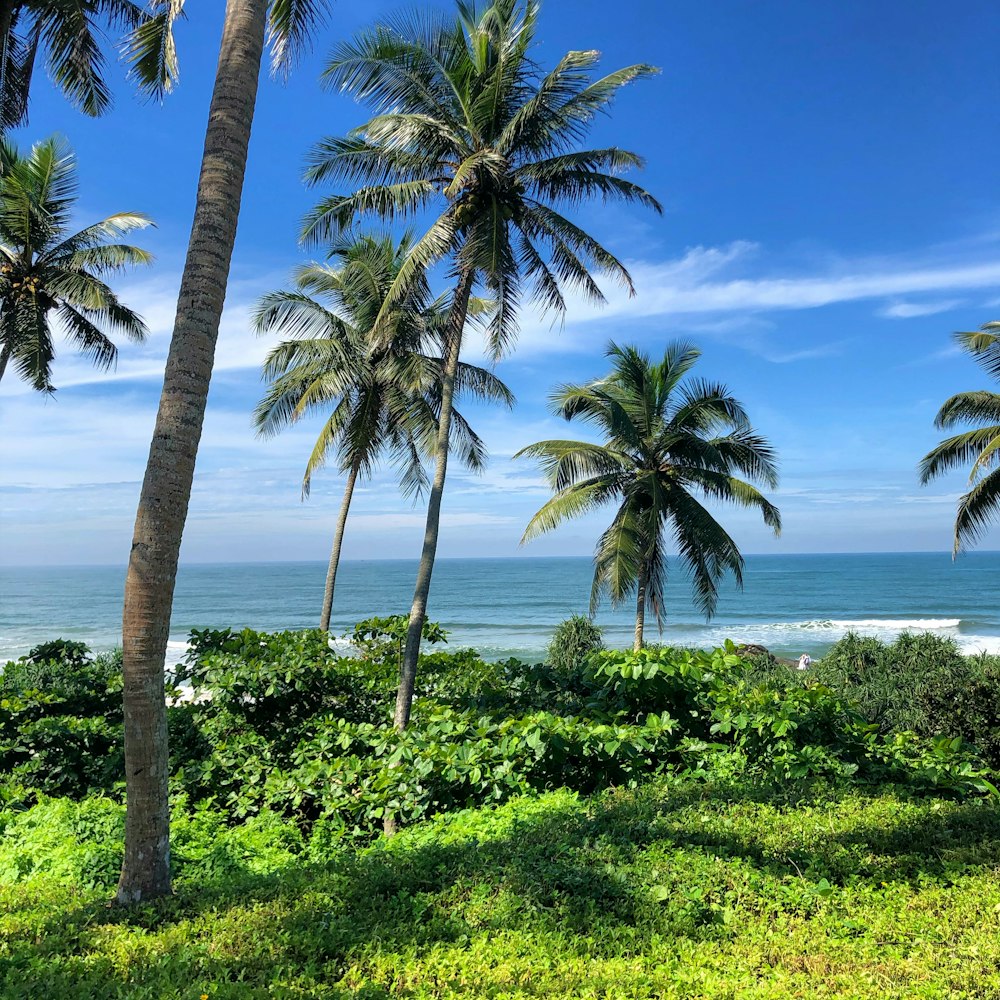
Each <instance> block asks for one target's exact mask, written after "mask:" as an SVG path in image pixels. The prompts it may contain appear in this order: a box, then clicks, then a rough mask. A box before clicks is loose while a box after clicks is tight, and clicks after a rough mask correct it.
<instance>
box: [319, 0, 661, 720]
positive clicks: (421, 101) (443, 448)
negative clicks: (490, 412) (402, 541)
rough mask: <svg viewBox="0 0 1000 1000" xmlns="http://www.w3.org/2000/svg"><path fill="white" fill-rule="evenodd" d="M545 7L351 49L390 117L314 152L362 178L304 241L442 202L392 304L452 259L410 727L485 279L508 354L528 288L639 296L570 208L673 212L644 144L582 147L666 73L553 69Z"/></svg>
mask: <svg viewBox="0 0 1000 1000" xmlns="http://www.w3.org/2000/svg"><path fill="white" fill-rule="evenodd" d="M537 17H538V8H537V6H536V4H535V3H533V2H530V0H494V2H492V3H491V4H490V5H489V6H487V7H485V8H484V9H483V10H482V11H480V10H478V9H477V7H476V6H475V4H474V3H472V2H469V0H459V2H458V4H457V16H456V17H455V18H454V19H453V20H446V19H441V18H437V17H428V18H421V17H409V18H406V19H404V20H400V21H397V22H394V23H391V24H384V25H378V26H376V27H375V28H374V29H372V30H371V31H369V32H367V33H365V34H362V35H361V36H359V37H358V38H357V39H355V40H354V41H353V42H348V43H344V44H341V45H340V46H338V47H337V48H336V49H335V51H334V54H333V58H332V60H331V62H330V63H329V65H328V67H327V69H326V71H325V74H324V79H325V81H326V83H327V84H329V85H330V86H332V87H338V88H340V89H341V90H344V91H347V92H349V93H351V94H353V95H354V96H355V97H356V98H358V99H359V100H362V101H365V102H367V103H368V104H369V105H371V106H372V108H373V110H374V112H375V116H374V117H373V118H371V119H370V120H369V121H368V122H367V123H365V124H364V125H362V126H361V127H360V128H357V129H355V130H354V131H353V132H351V133H350V134H349V135H348V136H347V137H345V138H327V139H324V140H322V141H321V142H320V143H319V144H318V145H317V146H316V147H315V149H314V150H313V152H312V154H311V166H310V169H309V172H308V174H307V177H308V179H309V180H310V181H311V182H313V183H319V182H325V181H332V180H336V181H341V182H345V183H346V184H350V185H352V186H354V185H358V184H360V187H358V188H357V189H356V190H355V191H354V192H353V193H352V194H335V195H332V196H330V197H327V198H325V199H324V200H323V201H322V202H321V203H320V204H319V205H318V206H317V207H316V209H315V210H314V211H313V212H312V213H311V214H310V216H309V217H308V218H307V219H306V223H305V226H304V231H303V235H304V238H305V239H306V240H307V241H308V240H327V239H329V238H330V237H331V236H333V235H335V234H336V233H337V232H339V231H341V230H342V229H344V228H345V227H347V226H350V225H351V224H352V223H353V221H354V220H355V219H357V218H358V217H360V216H363V215H367V214H373V215H376V216H379V217H382V218H384V219H387V220H395V219H398V218H402V217H405V216H411V215H415V214H419V213H422V212H424V211H426V210H427V209H429V208H431V207H432V206H434V205H435V204H438V205H440V214H439V215H438V216H437V218H436V219H435V221H434V222H433V223H432V225H431V226H430V228H429V229H428V230H427V231H426V232H425V233H424V235H423V236H422V237H421V238H420V239H419V240H418V241H417V242H416V243H415V244H414V246H413V249H412V251H411V253H410V256H409V259H408V261H407V263H406V265H405V266H404V267H403V268H402V269H401V270H400V273H399V276H398V277H397V279H396V281H395V282H394V283H393V287H392V289H390V292H389V294H388V296H387V297H386V303H385V306H384V310H383V311H384V312H386V311H388V310H389V309H391V308H392V307H393V305H394V304H395V303H396V302H397V301H398V300H399V299H400V298H402V297H403V296H404V295H405V294H406V289H407V287H408V286H409V284H410V282H412V281H413V280H414V276H416V275H418V274H420V273H421V272H422V271H423V270H424V269H425V268H426V267H428V266H430V265H431V264H433V263H434V262H435V261H439V260H442V259H448V260H449V261H450V275H451V277H452V278H453V279H454V289H453V292H452V306H451V323H450V326H449V329H448V333H447V338H446V342H445V367H444V376H443V380H442V406H441V415H440V423H439V426H438V434H437V444H436V448H435V455H436V460H435V469H434V478H433V481H432V483H431V490H430V497H429V503H428V508H427V525H426V530H425V533H424V545H423V550H422V553H421V558H420V567H419V570H418V573H417V581H416V586H415V589H414V597H413V606H412V609H411V612H410V626H409V631H408V633H407V640H406V651H405V654H404V658H403V670H402V673H401V678H400V686H399V692H398V695H397V699H396V712H395V724H396V726H397V728H399V729H403V728H405V726H406V724H407V722H408V721H409V717H410V708H411V704H412V701H413V685H414V680H415V677H416V666H417V656H418V654H419V651H420V637H421V630H422V626H423V622H424V619H425V618H426V613H427V598H428V594H429V590H430V582H431V574H432V572H433V568H434V556H435V553H436V551H437V541H438V533H439V528H440V517H441V496H442V492H443V490H444V482H445V475H446V472H447V465H448V440H449V426H450V422H451V419H452V396H453V393H454V382H455V378H456V374H457V371H458V363H459V357H460V354H461V350H462V340H463V331H464V329H465V323H466V318H467V314H468V303H469V300H470V296H471V295H472V293H473V289H474V288H475V286H476V285H477V284H481V285H483V286H484V287H485V289H486V292H487V295H488V297H489V298H490V299H492V300H493V301H494V302H495V303H496V308H495V311H494V313H493V316H492V319H491V321H490V323H489V326H488V329H487V333H488V339H489V343H490V345H491V347H492V350H493V352H494V355H496V356H499V355H500V354H501V353H502V352H504V351H505V350H506V349H508V348H509V347H510V346H511V345H512V343H513V341H514V339H515V337H516V333H517V313H518V309H519V306H520V304H521V300H522V298H523V297H524V296H525V295H529V296H531V297H533V298H534V299H536V300H537V301H538V302H539V303H540V304H541V305H542V306H543V307H544V308H547V309H550V310H554V311H555V312H556V313H559V314H561V313H563V312H564V311H565V300H564V295H563V293H564V290H565V288H566V287H567V286H568V287H571V288H574V289H576V290H578V291H580V292H582V293H583V295H584V296H585V297H586V298H589V299H591V300H596V301H603V295H602V293H601V290H600V288H599V287H598V286H597V284H596V282H595V281H594V278H593V276H592V273H591V272H592V271H599V272H604V273H607V274H609V275H611V276H612V277H614V278H615V279H617V280H618V281H620V282H621V283H622V284H624V285H625V287H627V288H628V290H629V292H630V293H632V292H633V291H634V289H633V288H632V282H631V279H630V277H629V274H628V272H627V270H626V269H625V267H624V266H623V265H622V264H621V262H620V261H618V260H617V259H616V258H615V256H614V255H613V254H611V253H610V252H609V251H608V250H606V249H605V248H604V247H603V246H602V245H601V244H600V243H598V242H597V240H595V239H594V238H593V237H591V236H590V235H589V234H587V233H586V232H585V231H584V230H582V229H581V228H580V227H579V226H577V225H576V224H575V223H573V222H571V221H570V220H569V219H568V218H566V217H565V216H564V215H563V214H562V211H563V210H564V207H565V206H570V207H572V206H575V205H578V204H580V203H582V202H584V201H587V200H589V199H591V198H594V197H599V198H602V199H603V200H605V201H615V200H616V201H622V202H637V203H639V204H641V205H646V206H649V207H651V208H654V209H656V210H657V211H659V210H660V206H659V204H658V203H657V202H656V201H655V199H653V198H652V197H651V196H650V195H649V194H647V192H645V191H644V190H643V189H642V188H640V187H639V186H638V185H636V184H634V183H632V182H630V181H628V180H625V179H624V178H622V177H621V176H619V174H621V173H622V172H624V171H626V170H628V169H630V168H634V167H639V166H641V163H642V161H641V159H640V157H638V156H637V155H636V154H635V153H630V152H627V151H625V150H622V149H618V148H617V147H608V148H604V149H595V150H581V149H579V146H580V143H581V141H582V140H583V138H584V137H585V135H586V133H587V130H588V127H589V125H590V123H591V122H592V120H593V119H594V117H595V116H596V115H598V114H599V113H601V112H604V111H606V110H607V109H608V106H609V105H610V103H611V102H612V100H613V98H614V96H615V95H616V94H617V92H618V91H619V90H620V89H621V88H622V87H623V86H625V85H626V84H627V83H630V82H631V81H633V80H636V79H638V78H640V77H644V76H648V75H650V74H651V73H652V72H653V70H652V69H651V68H650V67H649V66H644V65H636V66H630V67H627V68H626V69H621V70H618V71H616V72H613V73H610V74H608V75H606V76H604V77H601V78H599V79H594V78H593V75H592V70H593V68H594V67H595V65H596V63H597V61H598V53H597V52H594V51H585V52H569V53H567V54H566V55H565V56H564V57H563V58H562V59H561V60H560V61H559V63H558V64H557V65H556V67H555V68H554V69H553V70H552V71H551V72H549V73H545V74H543V73H542V72H540V70H539V69H538V66H537V64H536V63H535V61H534V60H533V59H532V58H531V56H530V54H529V52H530V49H531V45H532V42H533V40H534V35H535V30H536V25H537Z"/></svg>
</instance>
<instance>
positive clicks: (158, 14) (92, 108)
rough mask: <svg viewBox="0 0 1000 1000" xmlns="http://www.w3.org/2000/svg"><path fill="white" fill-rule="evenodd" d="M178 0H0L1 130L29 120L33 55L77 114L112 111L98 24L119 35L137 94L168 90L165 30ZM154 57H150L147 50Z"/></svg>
mask: <svg viewBox="0 0 1000 1000" xmlns="http://www.w3.org/2000/svg"><path fill="white" fill-rule="evenodd" d="M183 5H184V0H153V2H152V3H150V4H146V3H134V2H132V0H0V132H3V131H6V130H7V129H11V128H16V127H17V126H19V125H23V124H25V122H26V121H27V120H28V98H29V92H30V89H31V80H32V76H33V72H34V68H35V61H36V59H37V57H38V55H39V50H43V51H44V52H45V55H46V62H47V68H48V71H49V76H50V77H51V78H52V79H53V81H55V83H56V85H57V86H58V87H59V89H60V90H62V92H63V93H64V94H65V95H66V97H67V99H68V100H69V101H70V103H72V104H73V105H75V106H76V107H77V108H79V109H80V110H81V111H82V112H83V113H84V114H87V115H90V116H92V117H96V116H99V115H102V114H104V113H105V112H106V111H107V110H108V108H110V107H111V90H110V88H109V87H108V84H107V81H106V80H105V78H104V73H105V67H106V61H105V57H104V53H103V52H102V50H101V35H102V32H101V26H102V25H104V26H107V27H109V28H111V29H112V30H113V31H115V32H119V33H121V35H122V42H121V45H122V49H123V50H124V52H125V55H126V57H127V58H128V59H129V61H131V62H132V64H133V65H132V70H131V73H130V75H131V76H132V78H133V79H134V80H135V82H136V83H137V84H138V86H139V89H140V91H143V92H146V93H153V92H156V91H159V90H169V89H170V88H171V87H172V86H173V84H174V82H175V81H176V78H177V65H176V60H175V59H174V52H173V37H172V34H171V28H172V25H173V21H174V19H175V18H176V17H177V16H179V14H180V12H181V8H182V7H183ZM154 52H155V53H159V54H160V58H150V55H151V54H152V53H154Z"/></svg>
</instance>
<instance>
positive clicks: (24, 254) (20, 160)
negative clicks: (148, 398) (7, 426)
mask: <svg viewBox="0 0 1000 1000" xmlns="http://www.w3.org/2000/svg"><path fill="white" fill-rule="evenodd" d="M76 193H77V183H76V161H75V159H74V157H73V154H72V152H71V151H70V149H69V147H68V146H67V145H66V143H65V142H64V141H63V140H61V139H58V138H55V137H53V138H51V139H45V140H43V141H42V142H37V143H35V145H34V146H32V148H31V152H30V153H28V155H27V156H22V155H21V154H20V153H18V151H17V149H16V148H15V147H14V146H12V145H10V144H8V143H7V142H6V140H0V379H2V378H3V376H4V373H5V372H6V370H7V365H8V364H9V363H10V362H13V364H14V370H15V371H16V372H17V373H18V375H20V376H21V378H23V379H24V380H25V381H27V382H30V383H31V385H32V386H33V387H34V388H35V389H38V390H39V391H40V392H46V393H52V392H54V391H55V386H54V385H53V384H52V360H53V358H54V357H55V347H54V345H53V329H52V326H53V321H55V323H56V324H57V325H58V326H61V327H62V329H63V330H64V331H65V333H66V336H67V337H68V338H69V339H70V340H71V341H72V342H73V343H74V344H76V346H77V347H78V348H79V349H80V350H81V351H82V352H83V353H84V354H86V355H88V356H89V357H90V358H91V359H92V360H93V362H94V364H96V365H97V366H98V367H99V368H110V367H111V366H112V365H113V364H114V363H115V359H116V357H117V354H118V351H117V348H116V347H115V345H114V343H112V341H111V340H110V339H109V337H108V336H107V334H106V333H105V332H104V329H102V328H105V329H109V330H111V331H113V332H116V333H121V334H123V335H124V336H125V337H127V338H128V339H129V340H133V341H138V342H141V341H142V340H144V339H145V337H146V325H145V324H144V323H143V321H142V319H140V317H139V316H138V315H137V314H136V313H134V312H133V311H132V310H131V309H129V308H128V306H126V305H124V304H123V303H122V302H121V301H120V300H119V298H118V296H117V295H115V293H114V292H113V291H112V290H111V288H110V287H109V286H108V285H107V284H106V282H105V281H104V278H106V277H108V276H109V275H111V274H115V273H117V272H120V271H122V270H124V269H125V268H126V267H129V266H133V265H138V264H148V263H149V262H150V261H151V260H152V256H151V255H150V254H149V253H147V252H146V251H145V250H140V249H139V248H138V247H134V246H130V245H128V244H126V243H121V242H119V240H120V239H121V237H123V236H124V235H126V234H127V233H129V232H132V231H133V230H135V229H143V228H145V227H146V226H148V225H150V222H149V220H148V219H147V218H146V217H145V216H144V215H139V214H138V213H136V212H119V213H117V214H115V215H111V216H108V218H106V219H102V220H101V221H100V222H95V223H93V224H92V225H89V226H87V227H86V228H85V229H81V230H80V231H79V232H75V233H74V232H73V231H72V230H71V228H70V224H69V223H70V218H71V216H72V213H73V208H74V205H75V203H76Z"/></svg>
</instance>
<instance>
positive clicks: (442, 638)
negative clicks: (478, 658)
mask: <svg viewBox="0 0 1000 1000" xmlns="http://www.w3.org/2000/svg"><path fill="white" fill-rule="evenodd" d="M409 627H410V616H409V615H388V616H386V617H385V618H378V617H375V618H366V619H365V620H364V621H363V622H358V623H357V624H356V625H355V626H354V632H353V633H352V635H351V641H352V643H353V644H354V646H355V647H356V648H357V649H358V650H359V651H360V653H361V655H362V658H364V659H366V660H379V661H383V662H384V661H385V660H386V659H387V658H388V657H390V656H391V657H392V658H393V662H395V664H396V666H397V668H398V667H400V666H401V665H402V662H403V648H404V646H405V645H406V630H407V629H408V628H409ZM420 635H421V637H422V639H423V641H424V642H426V643H429V644H430V645H434V644H436V643H439V642H447V641H448V633H447V632H446V631H445V630H444V629H443V628H442V627H441V626H440V625H439V624H438V623H437V622H432V621H429V620H428V619H426V618H425V619H424V624H423V627H422V628H421V631H420Z"/></svg>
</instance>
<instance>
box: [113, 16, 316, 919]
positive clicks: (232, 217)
mask: <svg viewBox="0 0 1000 1000" xmlns="http://www.w3.org/2000/svg"><path fill="white" fill-rule="evenodd" d="M182 7H183V4H182V2H181V0H155V8H154V10H155V12H156V15H157V17H159V18H161V20H159V21H156V22H155V23H154V25H153V26H152V28H151V30H150V31H149V33H148V34H143V35H142V36H141V37H140V38H139V39H138V40H137V44H136V46H135V47H134V48H133V50H132V56H133V58H134V60H135V64H136V65H137V66H139V67H140V68H153V69H155V68H156V67H159V66H169V65H171V64H173V61H174V47H173V40H172V36H171V34H170V32H169V31H168V30H164V29H166V28H167V27H168V26H169V25H170V24H172V23H173V20H174V19H175V18H176V17H178V16H179V15H180V14H181V9H182ZM327 7H328V3H327V0H308V2H296V3H290V2H286V0H270V2H269V0H245V2H236V0H228V2H227V3H226V8H225V13H224V15H223V26H222V38H221V41H220V43H219V61H218V66H217V69H216V74H215V83H214V87H213V91H212V98H211V101H210V104H209V111H208V125H207V127H206V131H205V143H204V148H203V154H202V161H201V168H200V172H199V179H198V187H197V192H196V195H195V207H194V220H193V222H192V227H191V235H190V239H189V242H188V249H187V256H186V258H185V261H184V268H183V271H182V274H181V282H180V290H179V293H178V299H177V311H176V314H175V317H174V326H173V331H172V334H171V338H170V347H169V349H168V354H167V361H166V368H165V371H164V379H163V389H162V391H161V394H160V402H159V406H158V409H157V415H156V423H155V426H154V429H153V437H152V441H151V443H150V449H149V457H148V459H147V462H146V470H145V474H144V476H143V481H142V488H141V491H140V494H139V503H138V508H137V510H136V519H135V528H134V531H133V536H132V547H131V549H130V555H129V565H128V572H127V575H126V579H125V607H124V613H123V616H122V634H123V639H122V645H123V650H124V661H123V663H124V673H125V699H124V700H125V780H126V784H127V789H128V793H127V794H128V800H129V803H130V807H129V811H128V816H127V822H126V837H125V839H126V850H125V857H124V861H123V864H122V874H121V881H120V884H119V889H118V896H117V899H118V902H119V903H120V904H122V905H128V904H132V903H139V902H142V901H144V900H147V899H152V898H154V897H157V896H162V895H165V894H166V893H168V892H169V891H170V850H169V844H170V811H169V799H168V794H169V791H168V783H169V768H170V764H169V752H168V733H167V714H166V710H165V706H164V699H163V665H164V661H165V659H166V649H167V637H168V635H169V633H170V615H171V610H172V608H173V595H174V584H175V581H176V577H177V563H178V560H179V558H180V547H181V538H182V536H183V534H184V523H185V520H186V518H187V510H188V503H189V500H190V497H191V487H192V483H193V480H194V467H195V460H196V458H197V454H198V446H199V443H200V441H201V431H202V426H203V423H204V417H205V408H206V404H207V401H208V389H209V384H210V382H211V378H212V368H213V365H214V362H215V347H216V343H217V341H218V338H219V323H220V320H221V318H222V307H223V303H224V301H225V297H226V286H227V284H228V281H229V266H230V262H231V260H232V253H233V246H234V245H235V242H236V224H237V220H238V218H239V213H240V204H241V201H242V197H243V180H244V176H245V173H246V165H247V150H248V148H249V144H250V129H251V126H252V124H253V117H254V108H255V106H256V100H257V85H258V82H259V78H260V75H261V62H262V59H263V54H264V48H265V44H269V45H270V49H271V55H272V59H271V68H272V72H273V73H275V74H276V75H279V76H281V75H284V74H286V73H288V72H289V71H290V69H291V67H292V65H293V64H294V62H295V59H296V58H297V57H298V56H299V55H300V54H301V53H302V50H303V49H304V48H306V47H308V45H309V43H310V42H311V40H312V37H313V34H314V32H315V30H316V29H317V28H318V27H319V25H320V23H321V22H322V20H323V18H324V16H325V12H326V9H327Z"/></svg>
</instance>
